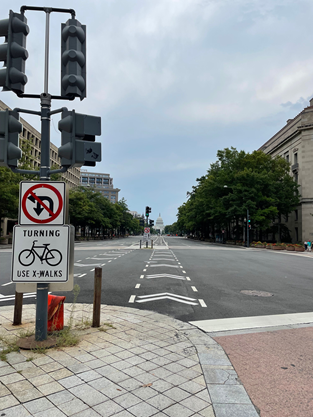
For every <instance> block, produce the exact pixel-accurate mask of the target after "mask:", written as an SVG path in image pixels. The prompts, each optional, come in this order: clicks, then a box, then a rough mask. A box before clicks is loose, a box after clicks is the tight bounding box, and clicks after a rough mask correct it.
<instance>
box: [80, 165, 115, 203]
mask: <svg viewBox="0 0 313 417" xmlns="http://www.w3.org/2000/svg"><path fill="white" fill-rule="evenodd" d="M80 185H82V186H85V187H89V186H91V187H95V188H96V189H97V191H99V192H100V193H101V194H102V195H103V196H104V197H105V198H107V199H109V200H110V201H111V203H116V202H117V201H118V193H119V192H120V191H121V190H120V189H118V188H114V186H113V178H111V177H110V174H102V173H100V172H88V171H87V170H86V169H81V172H80Z"/></svg>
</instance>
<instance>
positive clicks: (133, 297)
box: [128, 295, 136, 303]
mask: <svg viewBox="0 0 313 417" xmlns="http://www.w3.org/2000/svg"><path fill="white" fill-rule="evenodd" d="M135 298H136V296H135V295H131V296H130V298H129V300H128V302H129V303H134V302H135Z"/></svg>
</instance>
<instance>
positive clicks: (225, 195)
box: [175, 148, 299, 235]
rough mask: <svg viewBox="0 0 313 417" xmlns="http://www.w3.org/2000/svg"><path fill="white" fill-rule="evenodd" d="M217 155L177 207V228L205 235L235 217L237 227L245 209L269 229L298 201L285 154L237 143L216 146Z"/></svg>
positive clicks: (255, 224) (253, 221)
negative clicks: (243, 148)
mask: <svg viewBox="0 0 313 417" xmlns="http://www.w3.org/2000/svg"><path fill="white" fill-rule="evenodd" d="M217 158H218V160H217V161H216V162H215V163H213V164H211V166H210V168H209V169H208V171H207V174H206V175H205V176H203V177H201V178H199V179H197V182H198V184H197V185H196V186H194V187H193V189H192V191H191V192H189V193H187V196H188V200H187V202H185V203H183V204H182V205H181V206H180V207H179V208H178V214H177V217H178V220H177V223H176V225H175V227H176V230H177V229H179V230H180V231H185V232H196V231H200V232H201V233H202V234H203V235H206V234H207V233H208V231H214V230H221V228H223V229H224V228H225V229H226V228H227V226H228V225H229V224H230V222H234V223H236V225H237V230H238V231H239V223H241V224H242V223H243V221H244V218H245V217H246V213H247V210H249V214H250V217H251V224H252V227H253V228H255V229H256V228H257V229H258V230H265V229H267V228H268V227H269V226H270V225H271V223H272V221H273V219H275V218H280V216H281V215H285V216H286V215H287V214H288V213H290V212H291V211H292V210H294V209H295V208H296V207H297V205H298V204H299V192H298V185H297V184H296V183H295V182H294V180H293V178H292V177H291V176H290V174H289V169H290V165H289V163H288V162H287V161H285V160H284V159H283V158H281V157H275V158H271V156H270V155H266V154H264V153H263V152H261V151H254V152H252V153H251V154H249V153H245V152H244V151H237V150H236V149H235V148H231V149H228V148H226V149H224V150H220V151H218V152H217ZM240 227H241V228H242V226H240Z"/></svg>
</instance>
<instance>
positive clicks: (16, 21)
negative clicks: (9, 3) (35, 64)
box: [0, 10, 29, 95]
mask: <svg viewBox="0 0 313 417" xmlns="http://www.w3.org/2000/svg"><path fill="white" fill-rule="evenodd" d="M28 34H29V27H28V25H27V19H26V17H25V16H24V15H22V14H18V13H14V12H12V10H10V13H9V18H8V19H4V20H0V36H4V37H5V43H4V44H3V45H0V61H3V66H4V68H1V69H0V87H3V91H10V90H12V91H14V92H15V93H16V94H17V95H21V94H23V93H24V86H25V84H26V83H27V77H26V75H25V61H26V59H27V58H28V52H27V50H26V36H27V35H28Z"/></svg>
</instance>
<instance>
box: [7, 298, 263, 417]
mask: <svg viewBox="0 0 313 417" xmlns="http://www.w3.org/2000/svg"><path fill="white" fill-rule="evenodd" d="M71 307H72V306H71V305H68V304H65V322H68V320H69V317H70V313H71ZM12 317H13V306H10V307H0V336H2V337H4V338H5V339H7V338H8V337H12V338H13V337H14V335H17V334H18V333H19V332H20V331H21V329H24V330H25V329H33V328H34V320H35V305H25V306H24V307H23V325H22V326H12V324H11V323H12ZM73 317H74V321H73V323H74V326H73V328H74V329H77V325H78V327H82V326H83V327H84V326H86V325H87V328H85V329H84V330H76V332H77V333H78V334H79V336H80V342H79V344H78V345H77V346H74V347H66V348H60V349H49V350H47V351H46V352H45V353H44V354H39V353H34V352H32V351H27V350H20V351H19V352H12V353H9V354H7V362H4V361H2V362H0V410H1V411H0V414H1V416H5V417H14V416H18V417H24V416H36V417H50V416H51V417H60V416H75V417H94V416H106V417H109V416H117V417H131V416H136V417H150V416H155V417H161V416H164V417H189V416H198V417H201V416H202V417H214V416H216V417H257V416H258V413H257V412H256V410H255V408H254V406H253V405H252V403H251V401H250V399H249V397H248V395H247V393H246V390H245V388H244V387H243V385H242V384H241V382H240V380H239V379H238V376H237V374H236V372H235V370H234V368H233V366H232V364H231V363H230V361H229V359H228V357H227V356H226V354H225V352H224V350H223V349H222V348H221V347H220V345H218V344H217V342H216V341H214V340H213V339H212V338H211V337H210V336H208V335H207V334H205V333H203V332H202V331H200V330H198V329H197V328H196V327H194V326H192V325H191V324H187V323H183V322H181V321H178V320H175V319H172V318H170V317H167V316H165V315H161V314H158V313H154V312H151V311H143V310H137V309H132V308H126V307H115V306H105V305H103V306H102V309H101V323H103V324H102V326H101V328H100V329H94V328H90V327H89V326H88V321H89V320H90V319H91V317H92V306H91V305H83V304H77V305H75V310H74V313H73ZM108 324H109V325H108ZM110 325H111V326H113V327H111V326H110ZM1 343H2V345H3V342H1V341H0V344H1Z"/></svg>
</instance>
